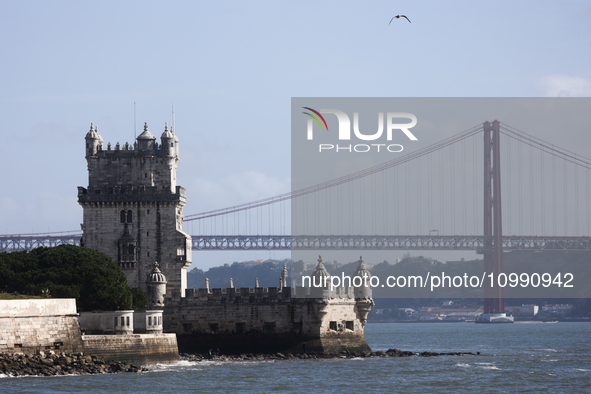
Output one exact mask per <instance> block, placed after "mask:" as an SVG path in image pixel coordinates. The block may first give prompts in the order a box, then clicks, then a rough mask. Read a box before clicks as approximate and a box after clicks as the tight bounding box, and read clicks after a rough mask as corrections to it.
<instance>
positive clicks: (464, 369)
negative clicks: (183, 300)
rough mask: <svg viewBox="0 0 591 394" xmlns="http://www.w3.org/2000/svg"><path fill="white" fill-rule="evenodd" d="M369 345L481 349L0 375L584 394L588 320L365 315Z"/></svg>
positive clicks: (171, 385) (164, 387)
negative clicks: (382, 318) (405, 320)
mask: <svg viewBox="0 0 591 394" xmlns="http://www.w3.org/2000/svg"><path fill="white" fill-rule="evenodd" d="M365 330H366V331H365V333H366V334H365V336H366V339H367V342H368V343H369V345H370V346H371V348H372V349H373V350H374V351H377V350H388V349H389V348H397V349H401V350H412V351H417V352H422V351H434V352H481V355H480V356H461V357H458V356H442V357H410V358H355V359H330V360H279V361H256V362H255V361H247V362H209V361H208V362H185V361H181V362H179V363H177V364H175V365H172V366H158V367H154V368H153V369H151V370H150V371H148V372H143V373H137V374H134V373H122V374H108V375H86V376H53V377H17V378H13V377H5V376H2V375H0V376H2V378H0V392H2V393H58V392H59V393H62V392H67V393H79V392H86V393H106V392H120V393H135V392H142V393H157V394H161V393H177V392H222V393H224V392H227V393H231V392H232V393H233V392H243V393H261V392H294V393H301V392H312V391H314V392H326V393H329V392H340V393H360V392H370V393H371V392H376V393H381V392H396V393H457V392H466V393H468V392H469V393H474V392H479V393H497V392H501V393H515V392H523V393H539V392H542V391H548V392H551V393H585V392H586V393H591V324H590V323H519V324H500V325H486V324H474V323H433V324H427V323H423V324H421V323H414V324H413V323H411V324H378V323H374V324H368V325H367V326H366V328H365Z"/></svg>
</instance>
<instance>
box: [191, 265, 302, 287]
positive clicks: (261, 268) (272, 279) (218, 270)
mask: <svg viewBox="0 0 591 394" xmlns="http://www.w3.org/2000/svg"><path fill="white" fill-rule="evenodd" d="M283 264H286V265H287V272H288V276H287V285H288V286H291V261H290V260H289V259H285V260H265V261H264V262H245V263H238V262H234V263H233V264H232V265H230V264H225V265H223V266H221V267H213V268H210V269H209V270H207V271H205V272H204V271H203V270H201V269H199V268H193V269H192V270H191V271H189V272H188V273H187V287H188V288H189V289H200V288H204V287H205V278H208V279H209V287H210V288H227V287H229V286H230V278H232V279H233V281H234V287H236V288H240V287H254V285H255V279H256V278H259V286H261V287H279V278H280V277H281V271H282V270H283Z"/></svg>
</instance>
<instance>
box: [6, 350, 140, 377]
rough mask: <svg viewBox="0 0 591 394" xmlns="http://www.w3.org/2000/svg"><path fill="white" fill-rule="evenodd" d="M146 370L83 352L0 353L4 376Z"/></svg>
mask: <svg viewBox="0 0 591 394" xmlns="http://www.w3.org/2000/svg"><path fill="white" fill-rule="evenodd" d="M146 370H147V369H145V368H142V367H138V366H137V365H131V364H127V363H123V362H119V361H105V360H103V359H101V358H98V357H97V356H87V355H84V354H83V353H74V354H66V353H60V354H55V353H54V352H53V351H50V352H48V353H47V354H46V353H44V352H41V353H40V354H35V355H28V354H23V353H13V354H0V374H4V375H7V376H30V375H33V376H54V375H89V374H98V373H118V372H141V371H146Z"/></svg>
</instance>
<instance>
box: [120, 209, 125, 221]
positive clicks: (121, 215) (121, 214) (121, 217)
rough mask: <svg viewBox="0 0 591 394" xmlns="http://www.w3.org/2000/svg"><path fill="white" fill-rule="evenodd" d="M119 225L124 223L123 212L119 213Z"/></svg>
mask: <svg viewBox="0 0 591 394" xmlns="http://www.w3.org/2000/svg"><path fill="white" fill-rule="evenodd" d="M119 223H125V211H121V212H120V213H119Z"/></svg>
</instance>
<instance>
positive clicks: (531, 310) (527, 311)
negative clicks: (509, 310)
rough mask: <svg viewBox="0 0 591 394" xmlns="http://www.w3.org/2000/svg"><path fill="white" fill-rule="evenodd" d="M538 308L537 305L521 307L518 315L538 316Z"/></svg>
mask: <svg viewBox="0 0 591 394" xmlns="http://www.w3.org/2000/svg"><path fill="white" fill-rule="evenodd" d="M539 309H540V307H539V306H537V305H533V304H528V305H525V304H524V305H521V307H520V308H519V314H520V315H521V316H535V315H537V314H538V311H539Z"/></svg>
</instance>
